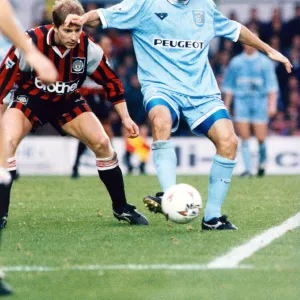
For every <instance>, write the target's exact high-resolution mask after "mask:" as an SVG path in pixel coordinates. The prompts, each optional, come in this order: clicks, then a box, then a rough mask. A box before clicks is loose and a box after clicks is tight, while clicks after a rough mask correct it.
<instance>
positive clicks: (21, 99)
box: [14, 95, 28, 105]
mask: <svg viewBox="0 0 300 300" xmlns="http://www.w3.org/2000/svg"><path fill="white" fill-rule="evenodd" d="M14 101H16V102H20V103H22V104H24V105H26V104H27V102H28V97H27V96H25V95H20V96H18V97H17V98H16V99H15V100H14Z"/></svg>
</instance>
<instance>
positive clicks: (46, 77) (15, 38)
mask: <svg viewBox="0 0 300 300" xmlns="http://www.w3.org/2000/svg"><path fill="white" fill-rule="evenodd" d="M0 30H1V31H2V32H3V33H4V35H6V36H7V37H8V38H9V39H10V40H11V41H12V43H13V44H14V45H15V46H16V48H19V49H20V50H21V51H22V53H24V55H25V57H26V60H27V62H28V63H29V64H30V65H31V66H32V67H33V68H34V69H35V71H36V72H37V74H38V75H39V77H40V79H41V80H42V81H43V82H45V83H52V82H55V80H56V78H57V71H56V69H55V67H54V65H53V63H52V62H51V61H50V60H48V59H47V58H46V57H45V56H44V55H42V53H41V52H39V51H38V49H37V48H36V47H35V46H34V45H33V44H32V43H31V42H28V39H27V38H26V36H25V35H24V32H22V30H21V29H20V28H19V26H18V25H17V24H16V23H15V21H14V15H13V11H12V8H11V6H10V4H9V2H8V1H7V0H0Z"/></svg>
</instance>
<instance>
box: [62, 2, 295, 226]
mask: <svg viewBox="0 0 300 300" xmlns="http://www.w3.org/2000/svg"><path fill="white" fill-rule="evenodd" d="M69 22H72V23H74V24H79V25H83V24H86V25H88V26H97V25H99V24H101V25H102V27H103V28H107V27H113V28H118V29H127V30H131V32H132V38H133V43H134V48H135V52H136V56H137V61H138V76H139V81H140V83H141V86H142V92H143V94H144V106H145V109H146V111H147V113H148V116H149V119H150V122H151V126H152V136H153V143H152V150H153V156H154V163H155V166H156V170H157V175H158V178H159V182H160V184H161V187H162V190H163V191H166V190H167V189H168V188H169V187H171V186H172V185H174V184H175V183H176V154H175V151H174V146H173V143H172V141H170V135H171V131H175V130H176V129H177V126H178V123H179V116H180V111H181V112H182V114H183V116H184V117H185V119H186V121H187V123H188V124H189V126H190V128H191V130H192V131H193V132H194V133H195V134H200V133H201V134H205V135H206V136H207V137H208V138H209V139H210V140H211V141H212V142H213V143H214V144H215V146H216V149H217V153H216V154H215V155H214V158H213V164H212V168H211V172H210V178H209V192H208V200H207V205H206V210H205V216H204V218H203V220H202V229H203V230H211V229H217V230H223V229H230V230H232V229H236V227H235V226H234V225H232V224H231V223H229V222H228V221H227V217H226V216H221V206H222V204H223V202H224V199H225V196H226V193H227V190H228V187H229V184H230V181H231V177H232V172H233V168H234V166H235V164H236V159H235V156H236V148H237V145H238V139H237V137H236V135H235V133H234V128H233V125H232V122H231V120H230V117H229V114H228V112H227V109H226V107H225V105H224V103H223V101H222V100H221V95H220V91H219V89H218V86H217V82H216V80H215V77H214V75H213V72H212V70H211V67H210V65H209V62H208V50H209V43H210V41H211V40H212V39H213V38H214V37H216V36H222V37H225V38H227V39H230V40H232V41H237V40H239V41H240V42H242V43H245V44H249V45H252V46H253V47H255V48H257V49H259V50H261V51H264V52H265V53H267V54H268V56H269V57H270V58H272V59H274V60H277V61H280V62H282V63H284V64H285V67H286V69H287V70H288V72H290V71H291V64H290V62H289V61H288V59H287V58H286V57H284V56H283V55H281V54H280V53H279V52H277V51H276V50H274V49H272V48H271V47H270V46H268V45H267V44H265V43H263V42H262V41H261V40H259V39H258V38H257V37H256V36H255V35H253V34H252V33H251V32H250V31H249V30H248V29H246V28H245V27H244V26H242V25H241V24H239V23H237V22H235V21H230V20H229V19H227V18H226V17H224V16H223V15H222V14H221V13H220V12H219V11H218V10H217V8H216V5H215V3H214V2H213V1H212V0H201V1H199V0H185V1H179V0H124V1H123V2H121V3H120V4H118V5H115V6H113V7H111V8H109V9H99V10H94V11H90V12H88V13H87V14H85V15H83V16H82V17H80V16H76V15H69V16H68V17H67V19H66V25H68V24H69ZM161 195H162V194H161V193H158V194H157V195H156V197H153V196H147V197H145V198H144V202H145V204H146V205H147V206H148V208H149V209H150V210H151V211H154V212H162V211H161V205H160V204H161Z"/></svg>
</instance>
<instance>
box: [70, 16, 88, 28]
mask: <svg viewBox="0 0 300 300" xmlns="http://www.w3.org/2000/svg"><path fill="white" fill-rule="evenodd" d="M86 21H87V20H86V19H85V17H84V16H78V15H74V14H69V15H67V18H66V20H65V25H66V26H69V25H70V24H74V25H79V26H83V25H84V24H85V23H86Z"/></svg>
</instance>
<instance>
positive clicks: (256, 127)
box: [252, 123, 268, 142]
mask: <svg viewBox="0 0 300 300" xmlns="http://www.w3.org/2000/svg"><path fill="white" fill-rule="evenodd" d="M252 126H253V133H254V135H255V136H256V138H257V139H258V141H259V142H264V140H265V138H266V136H267V134H268V125H267V123H254V124H252Z"/></svg>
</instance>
